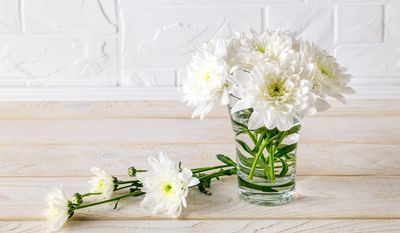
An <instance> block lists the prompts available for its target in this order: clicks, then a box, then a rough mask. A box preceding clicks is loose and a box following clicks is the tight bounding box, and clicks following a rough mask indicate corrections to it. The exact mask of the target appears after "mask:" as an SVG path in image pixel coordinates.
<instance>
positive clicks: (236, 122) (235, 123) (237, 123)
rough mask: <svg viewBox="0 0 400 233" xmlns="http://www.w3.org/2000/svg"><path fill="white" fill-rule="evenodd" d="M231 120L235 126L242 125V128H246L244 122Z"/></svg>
mask: <svg viewBox="0 0 400 233" xmlns="http://www.w3.org/2000/svg"><path fill="white" fill-rule="evenodd" d="M231 121H232V124H234V125H236V126H239V127H242V128H244V129H248V128H247V126H246V125H245V124H243V123H240V122H239V121H235V120H234V119H231Z"/></svg>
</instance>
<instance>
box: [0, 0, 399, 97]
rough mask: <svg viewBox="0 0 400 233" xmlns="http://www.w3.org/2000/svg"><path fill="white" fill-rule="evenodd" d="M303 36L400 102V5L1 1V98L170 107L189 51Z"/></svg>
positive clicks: (283, 0)
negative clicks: (252, 34)
mask: <svg viewBox="0 0 400 233" xmlns="http://www.w3.org/2000/svg"><path fill="white" fill-rule="evenodd" d="M266 27H267V28H271V29H276V28H281V29H291V30H297V31H298V32H300V33H301V35H302V36H303V37H305V38H307V39H309V40H312V41H314V42H316V43H318V44H319V45H321V46H322V47H324V48H326V49H327V50H329V51H331V52H332V53H334V54H335V55H336V56H337V57H338V60H339V61H340V62H341V63H342V64H343V65H345V66H347V67H348V68H349V69H350V71H351V73H352V74H353V75H354V76H355V78H354V86H355V88H356V89H357V90H358V94H357V95H356V96H355V98H399V97H400V0H364V1H363V0H347V1H346V0H336V1H335V0H308V1H307V0H230V1H228V0H0V100H37V99H71V100H74V99H171V98H177V97H178V96H179V95H178V92H177V86H179V80H180V78H181V77H183V76H184V67H185V65H186V64H188V62H189V61H190V57H191V53H192V52H193V47H195V46H198V45H199V44H200V43H201V42H202V41H205V40H208V39H210V38H213V37H219V36H226V35H229V34H230V33H231V32H232V30H238V31H247V30H248V29H250V28H254V29H256V30H260V29H262V28H266Z"/></svg>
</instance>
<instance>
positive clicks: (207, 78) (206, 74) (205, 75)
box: [203, 72, 211, 81]
mask: <svg viewBox="0 0 400 233" xmlns="http://www.w3.org/2000/svg"><path fill="white" fill-rule="evenodd" d="M203 78H204V80H206V81H208V80H210V79H211V74H210V72H206V73H204V76H203Z"/></svg>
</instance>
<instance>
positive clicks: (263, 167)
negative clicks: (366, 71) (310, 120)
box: [229, 97, 301, 205]
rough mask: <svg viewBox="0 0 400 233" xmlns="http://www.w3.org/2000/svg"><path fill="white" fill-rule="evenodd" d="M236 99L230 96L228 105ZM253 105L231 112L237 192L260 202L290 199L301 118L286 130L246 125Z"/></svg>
mask: <svg viewBox="0 0 400 233" xmlns="http://www.w3.org/2000/svg"><path fill="white" fill-rule="evenodd" d="M237 101H238V99H237V98H236V97H231V104H230V106H229V112H230V110H231V106H233V105H234V104H235V103H236V102H237ZM251 113H252V109H246V110H242V111H238V112H235V113H231V114H230V115H231V122H232V128H233V131H234V133H235V141H236V160H237V164H238V168H237V174H238V184H239V193H240V196H241V197H242V198H244V199H245V200H247V201H249V202H252V203H256V204H261V205H280V204H285V203H288V202H290V201H291V200H292V199H293V195H294V190H295V184H296V183H295V177H296V148H297V141H298V138H299V131H300V126H301V125H300V122H299V121H296V120H295V124H294V126H293V127H292V128H291V129H289V130H287V131H279V130H278V129H277V128H275V129H271V130H269V129H267V128H266V127H261V128H258V129H256V130H249V129H248V127H247V124H248V120H249V117H250V115H251Z"/></svg>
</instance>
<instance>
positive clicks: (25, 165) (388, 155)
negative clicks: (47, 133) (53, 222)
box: [0, 142, 400, 177]
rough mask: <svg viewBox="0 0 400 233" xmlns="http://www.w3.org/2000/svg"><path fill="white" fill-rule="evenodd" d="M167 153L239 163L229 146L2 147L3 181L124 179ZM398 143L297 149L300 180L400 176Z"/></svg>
mask: <svg viewBox="0 0 400 233" xmlns="http://www.w3.org/2000/svg"><path fill="white" fill-rule="evenodd" d="M159 151H165V152H167V153H168V154H169V155H170V156H171V157H172V158H174V159H175V160H177V161H182V162H183V164H190V166H191V167H200V166H208V165H213V164H217V163H219V162H218V161H217V160H216V159H215V155H216V154H218V153H222V154H226V155H229V156H231V157H232V158H234V156H232V155H233V153H234V145H233V143H232V144H230V143H228V144H183V145H181V144H157V145H130V144H96V145H75V144H71V145H67V144H65V145H53V144H40V145H24V146H20V145H0V154H1V156H0V176H27V177H30V176H88V175H90V174H89V168H90V167H92V166H97V167H101V168H103V169H105V170H107V171H108V172H109V173H111V174H114V175H124V174H126V170H127V168H128V167H129V166H136V167H139V168H140V167H144V166H147V157H148V156H157V155H158V153H159ZM399 154H400V149H399V146H398V145H396V144H382V145H380V144H358V143H318V144H316V143H306V142H304V143H303V142H302V143H300V144H299V146H298V152H297V155H298V164H297V173H298V174H299V175H400V169H398V168H399V167H400V156H398V155H399Z"/></svg>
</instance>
